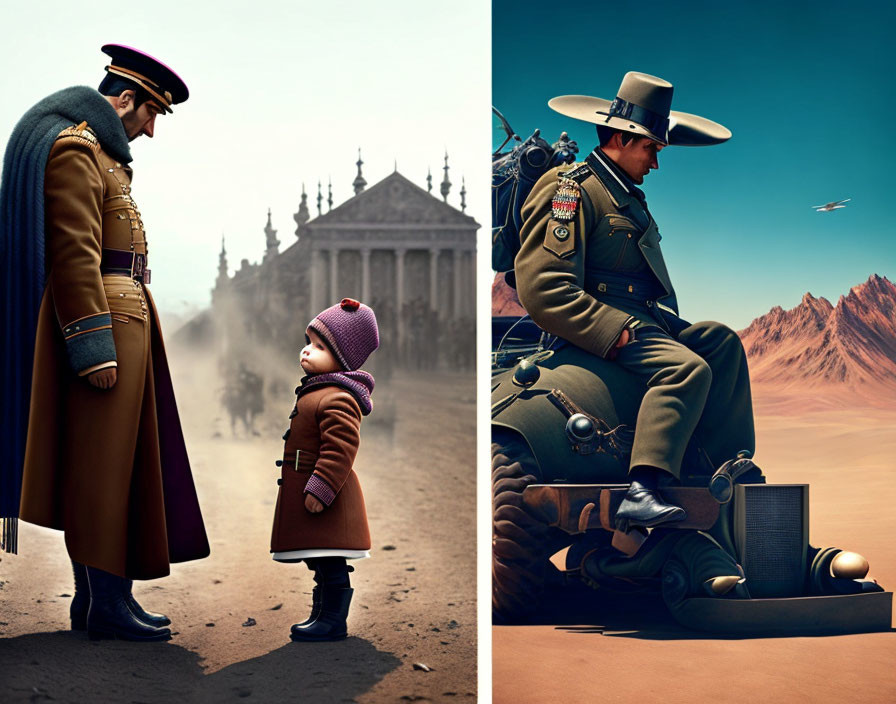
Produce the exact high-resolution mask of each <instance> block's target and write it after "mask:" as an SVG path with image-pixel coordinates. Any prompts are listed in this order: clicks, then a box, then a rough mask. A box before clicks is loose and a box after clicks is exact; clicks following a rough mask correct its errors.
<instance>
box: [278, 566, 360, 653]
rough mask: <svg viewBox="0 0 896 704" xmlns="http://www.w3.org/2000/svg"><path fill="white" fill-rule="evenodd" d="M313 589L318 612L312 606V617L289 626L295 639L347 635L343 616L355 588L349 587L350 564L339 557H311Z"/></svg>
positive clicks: (345, 616)
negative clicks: (316, 593)
mask: <svg viewBox="0 0 896 704" xmlns="http://www.w3.org/2000/svg"><path fill="white" fill-rule="evenodd" d="M308 566H309V567H310V568H312V569H314V573H315V574H314V581H315V582H317V586H316V587H315V590H317V592H318V594H319V604H318V606H317V613H316V614H315V613H314V610H313V607H312V616H313V618H309V619H308V620H307V621H305V622H304V623H302V624H296V625H294V626H293V627H292V628H291V629H290V638H291V639H292V640H294V641H325V640H342V639H343V638H345V637H346V635H347V627H346V618H347V617H348V609H349V605H350V604H351V601H352V594H353V593H354V589H352V588H351V582H350V581H349V576H348V575H349V572H351V571H352V568H351V567H348V566H347V565H346V564H345V558H342V557H322V558H317V559H315V560H314V563H313V564H311V563H310V561H309V565H308Z"/></svg>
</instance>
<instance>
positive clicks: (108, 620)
mask: <svg viewBox="0 0 896 704" xmlns="http://www.w3.org/2000/svg"><path fill="white" fill-rule="evenodd" d="M87 578H88V580H89V581H90V609H89V611H88V612H87V635H88V636H90V639H91V640H99V639H101V638H121V639H122V640H135V641H157V640H168V639H169V638H171V631H170V629H168V628H156V627H155V626H150V625H148V624H146V623H143V621H141V620H139V619H138V618H137V617H136V616H134V614H133V613H131V610H130V608H128V603H127V599H126V598H125V595H126V593H127V591H126V582H127V580H126V579H124V577H119V576H117V575H114V574H110V573H109V572H104V571H103V570H100V569H97V568H96V567H88V568H87Z"/></svg>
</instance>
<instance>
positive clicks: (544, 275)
mask: <svg viewBox="0 0 896 704" xmlns="http://www.w3.org/2000/svg"><path fill="white" fill-rule="evenodd" d="M671 103H672V85H671V84H670V83H668V82H667V81H664V80H662V79H660V78H656V77H654V76H649V75H647V74H643V73H635V72H630V73H627V74H626V75H625V77H624V78H623V81H622V85H621V86H620V88H619V91H618V93H617V96H616V98H615V100H612V101H610V100H602V99H600V98H592V97H588V96H561V97H558V98H554V99H553V100H551V101H550V102H549V105H550V107H551V108H552V109H554V110H556V111H557V112H559V113H561V114H564V115H567V116H569V117H573V118H576V119H579V120H584V121H586V122H591V123H594V124H596V125H597V134H598V139H599V144H600V146H598V147H596V148H595V149H594V151H593V152H591V154H589V155H588V157H587V158H586V160H585V163H583V164H575V165H567V166H561V167H558V168H555V169H552V170H550V171H548V172H547V173H545V174H544V175H543V176H542V177H541V179H540V180H539V181H538V182H537V183H536V184H535V186H534V188H533V189H532V192H531V193H530V195H529V197H528V199H527V200H526V202H525V204H524V206H523V209H522V215H523V226H522V228H521V233H520V240H521V247H520V251H519V253H518V254H517V257H516V259H515V262H514V269H515V275H516V285H517V291H518V294H519V299H520V301H521V302H522V304H523V306H524V307H525V308H526V311H527V312H528V313H529V315H530V316H531V317H532V320H534V321H535V323H536V324H538V325H539V327H541V328H543V329H544V330H547V331H548V332H550V333H553V334H555V335H558V336H559V337H561V338H563V339H565V340H567V341H569V342H570V343H572V344H574V345H576V346H578V347H580V348H582V349H584V350H586V351H588V352H590V353H592V354H595V355H597V356H599V357H603V358H605V359H610V360H613V361H614V362H615V363H616V364H619V365H621V366H622V367H624V368H625V369H626V370H627V371H629V372H631V373H632V374H634V375H636V376H637V377H639V378H640V379H641V380H643V381H644V383H645V385H646V386H647V392H646V393H645V395H644V398H643V400H642V402H641V406H640V409H639V412H638V417H637V423H636V426H635V438H634V445H633V448H632V457H631V464H630V469H629V476H630V479H631V486H630V488H629V490H628V492H627V494H626V497H625V500H624V501H623V502H622V504H621V506H620V507H619V510H618V511H617V513H616V521H617V527H618V528H620V529H621V530H628V528H629V527H630V526H648V527H649V526H656V525H659V524H664V523H672V522H678V521H682V520H684V519H685V518H686V517H687V516H686V513H685V511H684V509H682V508H681V507H679V506H674V505H671V504H667V503H665V502H664V501H663V499H662V498H661V497H660V496H659V494H658V492H657V489H658V486H659V483H660V479H661V478H662V477H664V476H671V477H674V478H676V479H677V478H678V477H679V474H680V471H681V463H682V458H683V456H684V452H685V447H686V446H687V444H688V441H689V440H690V438H691V436H692V435H696V439H697V441H698V443H699V444H700V446H701V447H702V448H703V449H704V450H705V451H706V452H707V454H708V456H709V458H710V461H711V462H712V463H713V466H719V465H721V464H722V463H723V462H724V461H725V460H727V459H730V458H732V457H734V456H735V454H736V453H737V452H738V451H741V450H747V451H749V452H750V453H752V452H753V450H754V444H755V434H754V428H753V408H752V401H751V397H750V378H749V374H748V372H747V361H746V356H745V354H744V349H743V346H742V345H741V342H740V339H739V338H738V336H737V334H736V333H735V332H733V331H732V330H730V329H729V328H727V327H725V326H724V325H721V324H720V323H715V322H701V323H695V324H693V325H692V324H690V323H688V322H686V321H684V320H682V319H681V318H680V317H679V316H678V308H677V304H676V300H675V292H674V290H673V288H672V283H671V281H670V279H669V274H668V271H667V269H666V265H665V263H664V261H663V256H662V253H661V251H660V246H659V242H660V234H659V230H658V228H657V225H656V222H655V221H654V220H653V217H652V216H651V214H650V211H649V210H648V209H647V203H646V201H645V197H644V193H643V192H642V191H641V190H640V189H639V188H638V185H640V184H641V183H643V181H644V177H645V176H646V175H647V174H648V173H649V172H650V170H651V169H656V168H658V164H657V155H658V154H659V152H660V151H661V150H662V149H663V148H664V147H666V146H667V145H684V146H703V145H711V144H719V143H721V142H724V141H726V140H727V139H728V138H729V137H730V136H731V133H730V132H729V131H728V130H727V129H726V128H725V127H723V126H722V125H719V124H717V123H715V122H711V121H710V120H707V119H705V118H702V117H697V116H696V115H690V114H687V113H680V112H676V111H671V110H670V106H671Z"/></svg>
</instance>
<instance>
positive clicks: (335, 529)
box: [271, 386, 370, 552]
mask: <svg viewBox="0 0 896 704" xmlns="http://www.w3.org/2000/svg"><path fill="white" fill-rule="evenodd" d="M360 430H361V408H360V406H359V405H358V402H357V401H356V400H355V397H354V396H352V395H351V394H350V393H349V392H348V391H346V390H345V389H343V388H341V387H339V386H322V387H320V388H317V389H312V390H309V391H307V392H305V393H304V394H302V395H301V396H299V398H298V400H297V402H296V413H295V415H294V416H293V418H292V421H291V423H290V426H289V435H288V437H287V439H286V444H285V446H284V448H283V471H282V474H281V481H280V491H279V493H278V494H277V508H276V511H275V513H274V530H273V534H272V536H271V552H288V551H291V550H309V549H314V548H322V549H327V548H329V549H337V550H338V549H342V550H369V549H370V531H369V529H368V526H367V510H366V509H365V507H364V495H363V494H362V493H361V484H360V483H359V482H358V477H357V475H356V474H355V471H354V469H353V468H352V465H353V463H354V461H355V455H356V454H357V452H358V444H359V442H360ZM296 454H298V462H297V461H296ZM312 473H314V474H316V475H317V476H318V478H320V479H322V480H324V481H325V482H326V483H327V484H328V485H329V486H330V487H331V488H332V489H333V490H334V491H335V492H336V498H335V499H333V502H332V503H331V504H330V505H329V506H327V507H326V508H324V510H323V511H321V512H320V513H311V512H310V511H308V510H307V509H306V508H305V495H304V491H305V484H307V483H308V479H309V477H310V476H311V474H312Z"/></svg>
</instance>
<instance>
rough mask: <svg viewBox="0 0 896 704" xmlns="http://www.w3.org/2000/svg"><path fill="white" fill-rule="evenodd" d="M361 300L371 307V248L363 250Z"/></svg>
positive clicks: (363, 248)
mask: <svg viewBox="0 0 896 704" xmlns="http://www.w3.org/2000/svg"><path fill="white" fill-rule="evenodd" d="M361 300H362V301H363V302H364V303H366V304H367V305H370V248H369V247H362V248H361Z"/></svg>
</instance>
